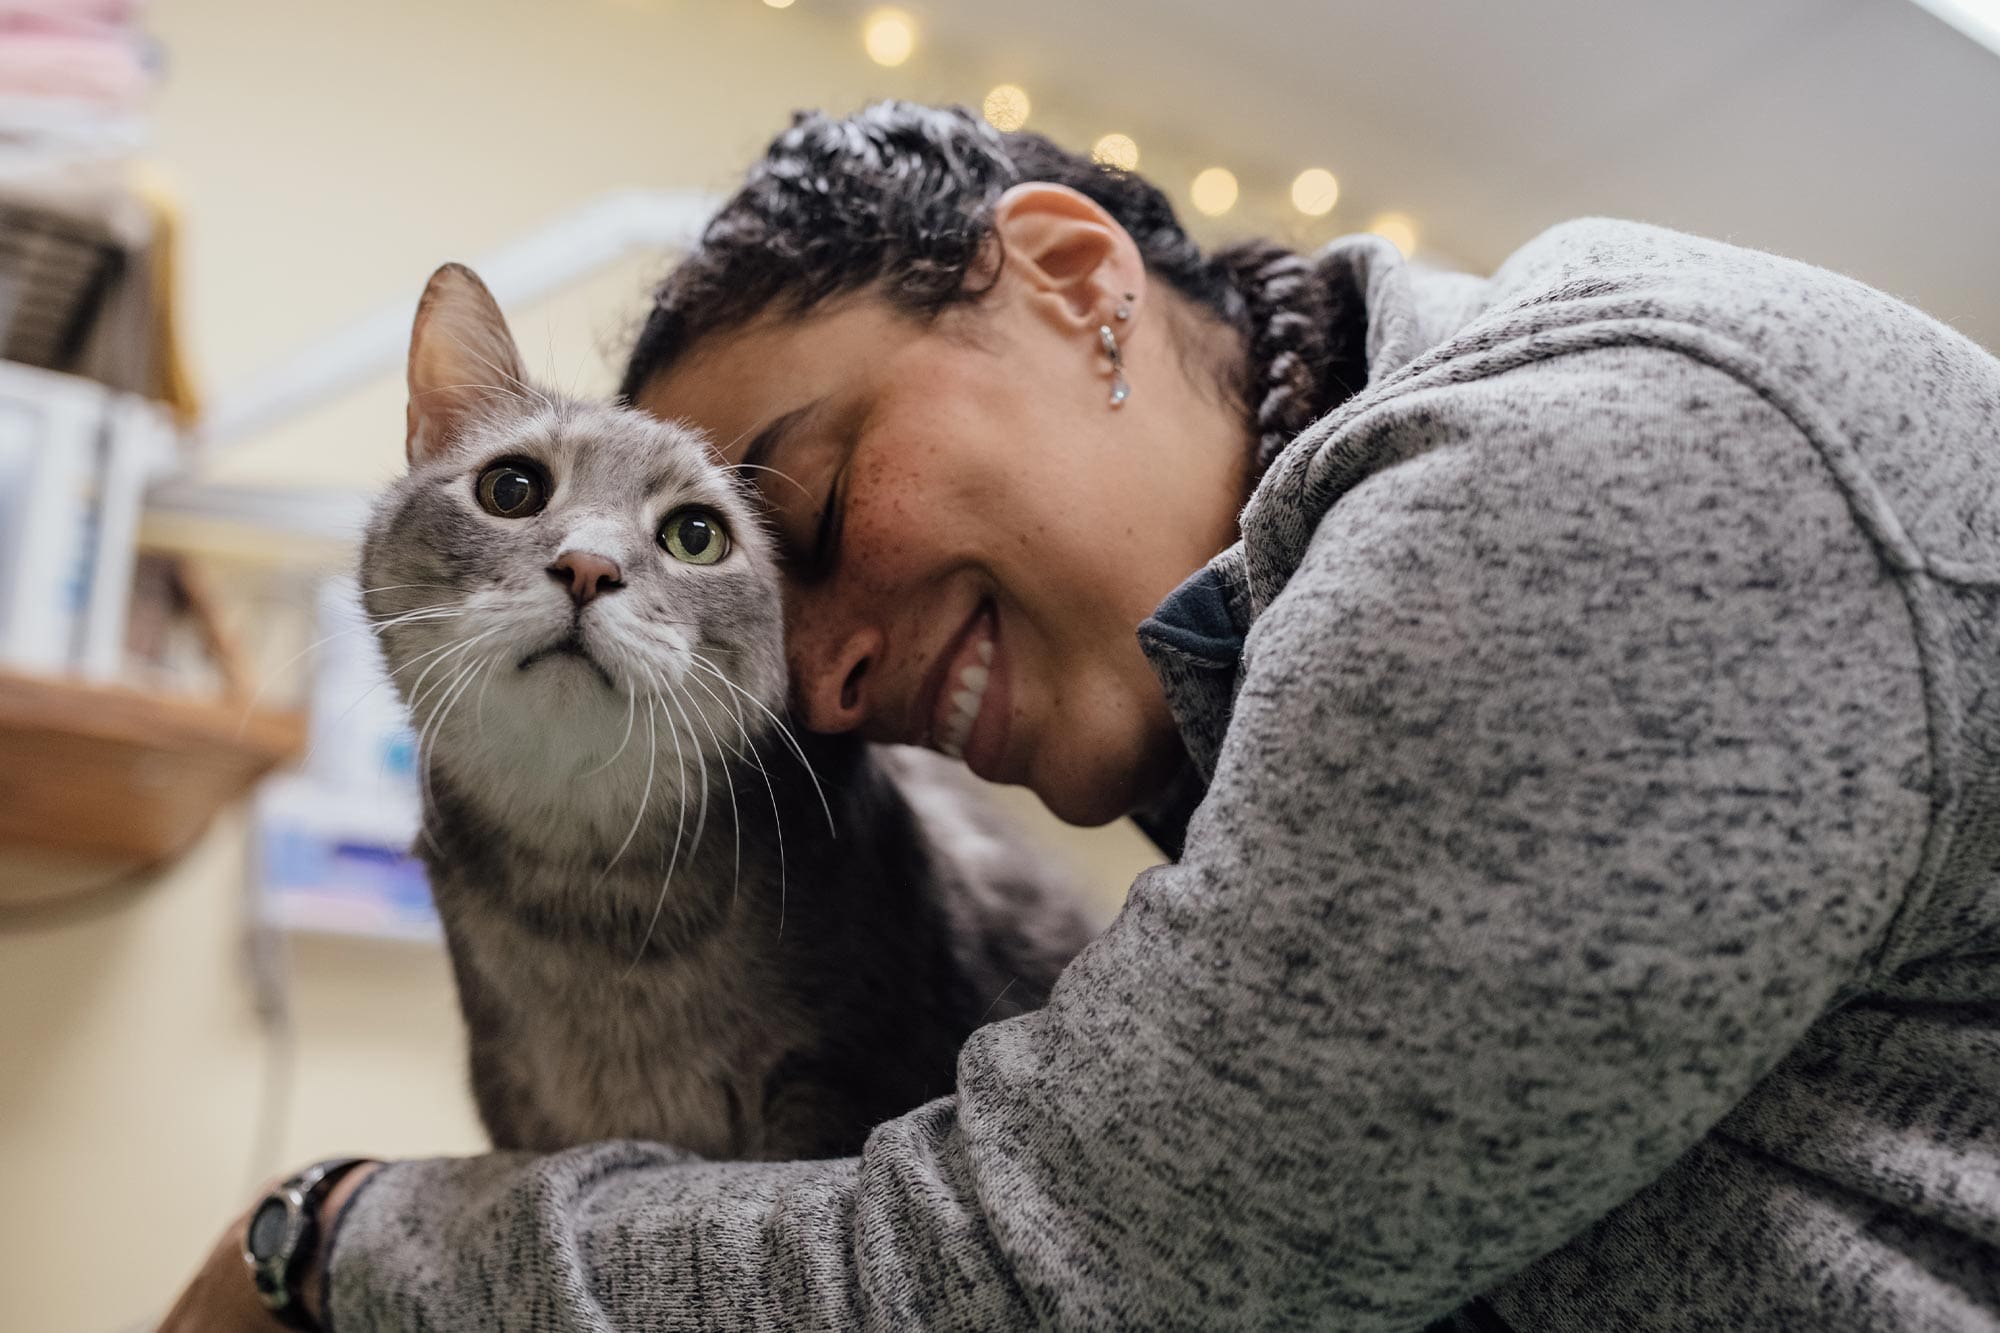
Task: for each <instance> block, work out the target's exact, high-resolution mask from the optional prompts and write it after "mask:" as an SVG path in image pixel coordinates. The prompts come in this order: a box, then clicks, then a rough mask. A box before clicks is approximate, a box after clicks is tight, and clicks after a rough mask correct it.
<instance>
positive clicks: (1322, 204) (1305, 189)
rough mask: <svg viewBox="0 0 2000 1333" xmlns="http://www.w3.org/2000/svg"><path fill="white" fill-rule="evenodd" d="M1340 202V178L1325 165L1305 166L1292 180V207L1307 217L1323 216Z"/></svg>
mask: <svg viewBox="0 0 2000 1333" xmlns="http://www.w3.org/2000/svg"><path fill="white" fill-rule="evenodd" d="M1339 202H1340V180H1339V178H1338V177H1336V176H1335V175H1334V174H1333V173H1332V172H1331V171H1328V170H1327V169H1326V168H1325V167H1307V168H1306V169H1305V170H1304V171H1301V172H1300V173H1299V174H1298V175H1297V177H1295V178H1294V179H1293V181H1292V207H1293V208H1296V209H1298V210H1299V212H1301V213H1303V214H1305V215H1306V216H1307V217H1309V218H1323V217H1325V216H1326V215H1327V214H1328V213H1331V212H1332V211H1333V206H1334V205H1335V204H1337V203H1339Z"/></svg>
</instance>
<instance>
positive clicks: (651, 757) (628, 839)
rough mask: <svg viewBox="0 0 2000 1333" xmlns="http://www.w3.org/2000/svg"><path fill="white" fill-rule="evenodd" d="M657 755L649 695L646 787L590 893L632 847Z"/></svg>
mask: <svg viewBox="0 0 2000 1333" xmlns="http://www.w3.org/2000/svg"><path fill="white" fill-rule="evenodd" d="M659 755H660V741H659V733H658V729H657V728H656V727H655V726H654V725H653V698H652V696H651V695H647V696H646V785H645V787H644V788H643V789H642V790H641V791H640V793H639V810H638V813H636V814H634V815H633V816H632V827H631V828H629V829H626V830H625V841H623V842H621V843H619V844H618V850H617V851H615V852H613V853H612V854H611V859H610V860H609V861H606V862H605V863H604V870H603V872H602V873H601V874H599V875H598V877H597V882H596V883H595V884H592V885H591V886H590V887H591V891H592V893H595V892H596V891H597V889H598V888H600V887H601V886H602V885H603V883H604V881H605V880H606V879H608V878H609V877H610V875H611V870H612V867H614V866H616V865H617V864H618V858H619V857H621V856H623V855H625V849H626V848H627V847H630V846H631V845H632V839H633V838H634V837H636V836H638V833H639V823H640V821H641V820H643V819H645V817H646V804H647V802H649V801H651V800H652V799H653V766H654V764H655V762H656V761H657V760H658V759H659Z"/></svg>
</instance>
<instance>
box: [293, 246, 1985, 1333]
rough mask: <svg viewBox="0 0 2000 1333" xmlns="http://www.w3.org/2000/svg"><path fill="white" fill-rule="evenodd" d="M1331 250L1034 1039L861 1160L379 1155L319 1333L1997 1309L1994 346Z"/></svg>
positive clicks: (1179, 619)
mask: <svg viewBox="0 0 2000 1333" xmlns="http://www.w3.org/2000/svg"><path fill="white" fill-rule="evenodd" d="M1324 262H1325V263H1326V264H1327V266H1328V268H1329V271H1330V272H1332V273H1333V274H1334V275H1335V277H1336V279H1337V281H1339V282H1340V283H1341V284H1342V285H1343V287H1344V289H1345V290H1346V292H1347V297H1348V299H1347V301H1346V302H1345V305H1346V309H1347V315H1346V316H1345V318H1347V319H1349V320H1351V321H1352V323H1353V326H1354V327H1353V329H1352V330H1351V332H1353V333H1354V334H1355V335H1357V336H1361V335H1364V334H1365V339H1366V342H1365V346H1366V352H1367V364H1368V372H1369V373H1368V383H1367V385H1366V387H1365V388H1363V389H1362V390H1361V392H1359V393H1358V394H1356V395H1355V396H1354V397H1353V398H1351V399H1350V400H1349V401H1348V402H1347V403H1346V404H1345V405H1344V406H1342V407H1341V408H1340V409H1339V410H1337V411H1336V412H1334V413H1333V414H1332V415H1330V416H1329V417H1327V418H1325V419H1324V420H1322V421H1321V422H1319V423H1318V424H1317V425H1315V426H1314V427H1313V428H1312V429H1311V430H1309V431H1308V432H1306V434H1305V435H1304V436H1302V437H1301V438H1300V439H1299V440H1298V441H1297V442H1296V443H1294V444H1293V445H1292V446H1291V447H1290V448H1289V449H1288V450H1287V451H1286V452H1285V453H1284V454H1283V455H1281V457H1280V458H1279V460H1278V461H1277V463H1276V464H1275V465H1274V466H1273V468H1272V470H1271V471H1270V473H1269V474H1268V475H1267V476H1266V477H1265V479H1264V481H1263V482H1262V484H1261V485H1260V486H1259V488H1258V490H1257V493H1256V495H1255V496H1254V497H1253V498H1252V500H1251V502H1250V504H1249V506H1248V508H1247V509H1246V510H1245V511H1244V514H1243V523H1242V533H1243V537H1242V541H1241V542H1240V543H1239V544H1238V545H1237V546H1235V547H1232V548H1231V549H1230V550H1229V551H1226V552H1224V553H1223V554H1222V555H1221V556H1220V557H1218V558H1217V559H1216V560H1215V561H1214V562H1213V564H1211V565H1210V566H1209V567H1208V569H1207V570H1205V571H1203V573H1202V574H1201V575H1199V576H1197V578H1196V579H1195V580H1191V581H1190V584H1189V585H1188V586H1186V587H1184V588H1183V589H1182V591H1181V593H1178V594H1176V596H1175V597H1174V598H1172V599H1170V600H1169V603H1168V605H1167V606H1165V607H1163V608H1162V613H1161V615H1160V616H1159V617H1158V618H1156V619H1155V620H1154V621H1149V622H1148V624H1147V626H1146V628H1145V630H1144V631H1142V640H1143V641H1144V643H1145V645H1146V647H1147V651H1148V653H1149V655H1150V657H1151V658H1152V660H1153V661H1154V663H1155V665H1156V667H1157V668H1158V669H1159V671H1160V675H1161V678H1162V680H1163V681H1164V682H1165V683H1166V686H1167V689H1168V694H1169V697H1170V700H1171V702H1172V704H1173V707H1174V710H1175V714H1176V717H1177V718H1178V719H1179V721H1180V724H1181V726H1182V730H1183V734H1184V736H1185V738H1186V740H1187V744H1188V750H1189V754H1190V756H1191V758H1192V760H1193V762H1194V763H1195V765H1196V766H1197V767H1198V769H1199V770H1200V772H1201V774H1202V775H1203V776H1204V777H1207V778H1209V779H1210V783H1209V788H1208V793H1207V796H1206V798H1205V799H1204V800H1203V801H1202V803H1201V804H1200V806H1199V807H1198V808H1197V809H1196V810H1195V812H1194V815H1193V817H1192V820H1191V821H1190V822H1189V823H1188V825H1187V827H1186V829H1185V847H1184V851H1183V853H1182V855H1181V856H1180V858H1179V860H1178V861H1177V862H1176V863H1174V864H1172V865H1167V866H1163V867H1160V868H1158V869H1155V870H1152V871H1149V872H1148V873H1147V874H1146V875H1144V876H1142V877H1141V879H1140V880H1139V882H1138V883H1137V884H1135V885H1134V886H1133V888H1132V892H1131V896H1130V899H1129V901H1128V903H1127V905H1126V908H1125V910H1124V912H1123V914H1122V915H1121V916H1120V917H1119V918H1118V920H1117V922H1116V923H1114V924H1113V925H1112V926H1111V928H1110V929H1109V930H1108V931H1107V932H1106V933H1105V935H1104V936H1103V937H1102V938H1101V939H1100V940H1099V941H1097V943H1095V944H1094V945H1093V946H1091V947H1090V948H1089V949H1088V950H1086V951H1085V952H1084V954H1083V955H1082V956H1081V957H1079V958H1078V960H1077V961H1076V963H1075V964H1074V965H1072V967H1071V968H1070V969H1069V971H1068V972H1067V973H1066V974H1065V975H1064V978H1063V980H1062V983H1061V984H1060V985H1059V986H1058V987H1057V989H1056V992H1055V994H1054V996H1053V998H1052V999H1051V1001H1050V1003H1049V1005H1048V1007H1047V1008H1046V1009H1045V1010H1043V1011H1041V1012H1039V1013H1036V1014H1033V1015H1030V1016H1027V1017H1024V1018H1020V1019H1016V1020H1014V1021H1011V1022H1006V1023H1000V1024H995V1025H993V1026H991V1027H988V1028H985V1029H983V1030H982V1031H981V1032H979V1033H978V1034H976V1035H975V1036H974V1037H973V1038H972V1040H971V1042H970V1043H969V1044H968V1045H967V1047H966V1049H965V1053H964V1055H963V1057H962V1059H961V1061H960V1065H959V1090H958V1094H957V1096H956V1097H953V1098H946V1099H943V1100H940V1101H937V1102H934V1103H932V1104H930V1105H928V1106H925V1107H922V1108H920V1109H918V1110H916V1111H914V1112H912V1113H910V1114H909V1115H907V1116H904V1117H902V1118H901V1119H899V1120H895V1121H891V1122H889V1123H887V1124H885V1125H883V1126H882V1127H881V1128H880V1129H878V1130H877V1131H876V1133H875V1134H874V1136H873V1137H872V1138H871V1139H870V1140H869V1143H868V1146H867V1148H866V1150H865V1151H864V1152H863V1153H862V1155H861V1156H860V1157H859V1158H855V1159H849V1160H840V1161H826V1162H804V1163H784V1164H762V1165H736V1164H705V1163H700V1162H696V1161H693V1160H691V1159H689V1158H687V1157H686V1156H684V1155H683V1154H680V1153H678V1152H675V1151H673V1150H670V1149H666V1148H661V1147H656V1146H650V1145H643V1144H630V1143H627V1144H607V1145H600V1146H596V1147H591V1148H585V1149H579V1150H576V1151H572V1152H567V1153H563V1154H560V1155H558V1156H554V1157H547V1158H530V1157H523V1156H493V1157H483V1158H475V1159H471V1160H455V1161H436V1162H411V1163H404V1164H399V1165H395V1166H391V1167H389V1168H387V1169H386V1170H384V1171H382V1172H381V1173H379V1174H378V1175H377V1176H376V1177H375V1178H374V1180H373V1181H372V1182H371V1183H370V1184H369V1185H368V1186H367V1187H365V1188H364V1189H363V1191H362V1192H361V1194H360V1196H359V1198H358V1200H357V1201H356V1203H355V1204H354V1206H353V1207H352V1209H350V1211H349V1214H348V1216H347V1219H346V1221H345V1224H344V1226H343V1228H342V1230H341V1232H340V1234H339V1237H338V1240H337V1245H336V1249H335V1251H334V1259H333V1292H332V1313H333V1318H334V1321H335V1326H336V1328H337V1329H338V1331H339V1333H359V1330H363V1329H461V1328H463V1329H473V1328H478V1329H549V1330H554V1329H563V1330H569V1329H577V1330H584V1329H588V1330H603V1329H612V1328H618V1329H639V1328H647V1329H695V1328H704V1329H739V1328H740V1329H750V1328H759V1329H808V1328H855V1327H880V1328H898V1329H901V1328H937V1329H1003V1328H1014V1327H1029V1326H1035V1325H1046V1326H1054V1327H1062V1328H1145V1329H1165V1328H1192V1327H1262V1328H1297V1327H1315V1328H1333V1329H1354V1330H1371V1329H1411V1328H1419V1327H1422V1326H1423V1325H1425V1324H1426V1323H1427V1322H1430V1321H1434V1320H1441V1319H1442V1320H1445V1321H1447V1323H1448V1325H1449V1326H1451V1327H1455V1328H1464V1329H1482V1328H1495V1327H1508V1326H1511V1327H1513V1328H1516V1329H1521V1330H1531V1329H1532V1330H1540V1329H1561V1330H1623V1329H1697V1328H1699V1329H1810V1330H1831V1329H1864V1328H1866V1329H1880V1328H1923V1329H1954V1330H1957V1329H1970V1328H2000V362H1995V361H1994V360H1993V359H1992V358H1991V357H1989V356H1987V355H1986V354H1985V353H1983V352H1981V351H1980V350H1978V349H1977V348H1976V347H1974V346H1973V345H1972V344H1971V343H1969V342H1967V341H1966V340H1965V339H1963V338H1961V337H1959V336H1957V335H1955V334H1953V333H1951V332H1950V331H1949V330H1947V329H1944V328H1942V327H1941V326H1939V325H1938V324H1936V323H1934V322H1932V321H1930V320H1928V319H1926V318H1924V317H1923V316H1921V315H1919V314H1917V313H1916V312H1914V311H1912V310H1910V309H1908V308H1907V307H1905V306H1902V305H1899V304H1897V303H1896V302H1894V301H1892V300H1890V299H1889V298H1887V297H1885V296H1882V295H1881V294H1879V293H1876V292H1873V291H1870V290H1868V289H1866V288H1864V287H1861V286H1859V285H1858V284H1855V283H1852V282H1849V281H1846V280H1844V279H1841V278H1838V277H1835V276H1832V275H1830V274H1827V273H1824V272H1821V271H1819V270H1815V269H1811V268H1807V267H1805V266H1802V265H1799V264H1794V263H1789V262H1786V261H1783V260H1779V259H1774V258H1771V257H1769V256H1765V255H1760V254H1753V253H1749V252H1746V251H1742V250H1737V249H1732V248H1730V247H1728V246H1724V245H1718V244H1713V243H1709V242H1706V241H1700V240H1695V239H1692V238H1689V237H1685V236H1680V235H1675V234H1672V233H1669V232H1664V231H1659V230H1655V229H1652V228H1647V227H1639V226H1633V225H1627V224H1622V223H1614V222H1595V221H1593V222H1582V223H1574V224H1570V225H1567V226H1563V227H1559V228H1556V229H1555V230H1553V231H1551V232H1549V233H1547V234H1546V235H1544V236H1542V237H1541V238H1539V239H1538V240H1536V241H1534V242H1533V243H1532V244H1530V245H1529V246H1527V247H1526V248H1525V249H1523V250H1521V251H1520V252H1519V253H1518V254H1516V255H1515V256H1513V257H1512V258H1511V259H1510V260H1509V261H1508V262H1507V263H1506V264H1505V265H1503V266H1502V267H1501V269H1500V270H1499V272H1498V273H1496V274H1495V276H1494V277H1493V278H1492V279H1491V280H1488V281H1475V280H1471V279H1463V278H1448V277H1425V276H1420V275H1416V274H1413V273H1412V272H1411V271H1410V270H1409V269H1408V268H1406V267H1405V266H1404V265H1403V264H1402V262H1401V261H1400V260H1399V259H1398V258H1397V256H1396V255H1395V253H1394V252H1393V251H1392V250H1390V249H1389V248H1388V247H1387V246H1386V245H1384V244H1381V243H1379V242H1376V241H1373V240H1370V239H1366V238H1361V239H1353V240H1348V241H1344V242H1341V243H1339V244H1337V245H1336V246H1335V247H1333V249H1331V250H1330V251H1329V252H1328V253H1327V255H1326V256H1325V259H1324ZM1141 388H1142V391H1143V386H1141ZM1475 1298H1478V1299H1475Z"/></svg>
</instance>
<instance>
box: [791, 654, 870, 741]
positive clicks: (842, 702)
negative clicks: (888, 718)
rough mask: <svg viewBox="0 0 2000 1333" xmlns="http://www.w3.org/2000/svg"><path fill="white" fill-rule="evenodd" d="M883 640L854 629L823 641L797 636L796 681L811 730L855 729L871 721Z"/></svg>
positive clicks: (807, 724) (793, 663)
mask: <svg viewBox="0 0 2000 1333" xmlns="http://www.w3.org/2000/svg"><path fill="white" fill-rule="evenodd" d="M881 658H882V636H881V635H880V634H878V633H877V632H876V631H874V630H873V629H856V630H851V631H849V632H847V633H846V634H844V635H842V636H840V637H838V638H835V639H833V641H832V643H831V646H830V649H829V647H828V646H827V645H826V644H825V643H824V641H822V640H819V639H817V638H805V637H802V636H798V635H794V637H793V639H792V682H793V688H794V690H795V691H796V692H797V694H798V705H799V708H800V711H801V712H802V713H803V714H804V721H805V724H806V727H807V729H808V730H811V731H817V732H822V733H833V732H840V731H852V730H854V728H856V727H858V726H860V725H861V724H862V723H863V722H866V721H867V720H868V714H869V710H870V708H871V706H872V704H873V703H874V700H873V698H872V695H873V692H874V690H875V688H876V685H877V683H878V682H877V678H876V676H877V670H876V669H877V667H878V666H879V665H880V663H881Z"/></svg>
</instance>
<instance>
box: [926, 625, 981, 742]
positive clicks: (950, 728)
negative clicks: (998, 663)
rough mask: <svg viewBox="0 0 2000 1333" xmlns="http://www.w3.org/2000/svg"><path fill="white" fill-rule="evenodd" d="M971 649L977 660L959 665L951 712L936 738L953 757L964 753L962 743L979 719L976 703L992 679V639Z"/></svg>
mask: <svg viewBox="0 0 2000 1333" xmlns="http://www.w3.org/2000/svg"><path fill="white" fill-rule="evenodd" d="M975 651H976V652H977V653H978V656H979V661H977V662H975V663H971V664H968V665H967V666H964V667H961V668H960V669H959V673H958V684H959V688H958V689H957V690H956V691H954V692H953V693H952V695H951V716H950V717H949V718H948V719H947V720H946V722H945V725H944V727H943V729H942V731H941V734H940V735H939V736H938V739H937V748H938V749H939V750H941V751H943V752H944V753H945V754H947V755H950V756H951V757H952V758H953V759H962V758H964V757H965V743H966V741H968V740H970V739H971V737H972V728H973V724H974V723H976V722H978V721H979V706H980V705H981V704H982V703H984V702H985V700H986V686H987V684H988V682H990V681H991V680H992V676H993V673H992V671H991V667H992V664H993V641H992V640H991V639H981V640H980V641H979V644H978V646H977V648H976V649H975Z"/></svg>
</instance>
